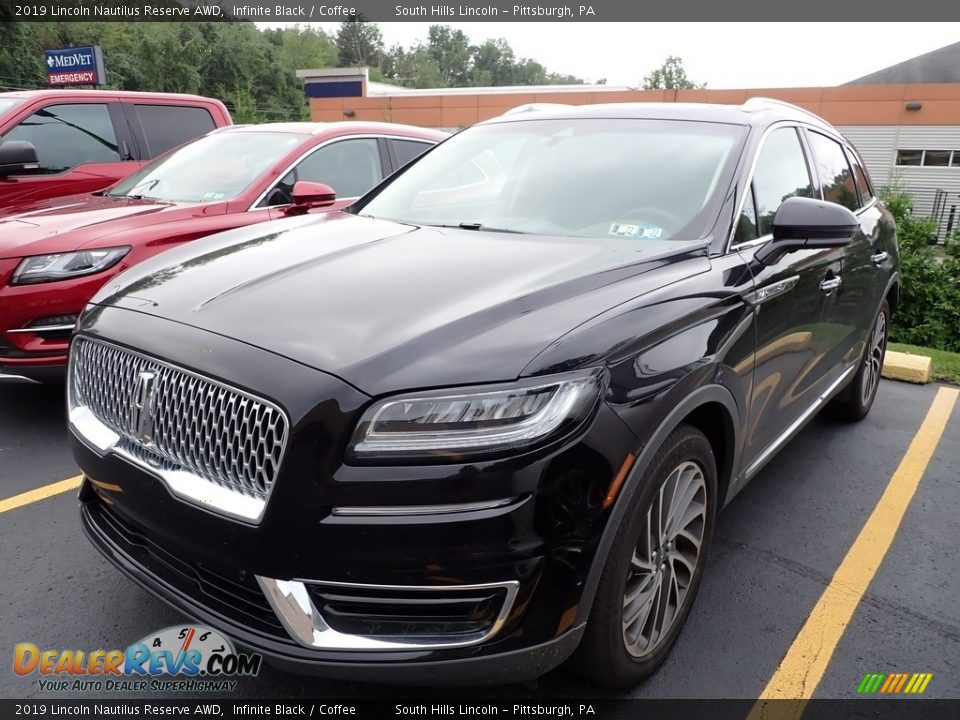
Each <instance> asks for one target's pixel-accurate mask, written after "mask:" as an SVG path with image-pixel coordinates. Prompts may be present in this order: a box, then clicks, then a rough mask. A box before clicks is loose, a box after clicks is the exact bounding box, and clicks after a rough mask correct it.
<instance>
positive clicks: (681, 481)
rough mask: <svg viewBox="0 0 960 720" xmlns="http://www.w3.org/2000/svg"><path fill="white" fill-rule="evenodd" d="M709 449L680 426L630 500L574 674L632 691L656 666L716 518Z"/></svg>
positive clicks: (699, 570) (674, 632) (687, 599)
mask: <svg viewBox="0 0 960 720" xmlns="http://www.w3.org/2000/svg"><path fill="white" fill-rule="evenodd" d="M716 497H717V470H716V461H715V459H714V455H713V449H712V448H711V446H710V442H709V441H708V440H707V438H706V437H704V435H703V433H701V432H700V431H699V430H697V429H696V428H694V427H692V426H690V425H686V424H683V425H680V426H679V427H678V428H677V429H676V430H674V431H673V432H672V433H671V434H670V436H669V437H668V438H667V439H666V440H665V441H664V443H663V445H662V446H661V447H660V449H659V450H658V451H657V454H656V456H655V457H654V459H653V461H652V462H651V463H650V465H649V467H648V468H647V470H646V471H645V472H644V474H643V477H642V479H641V482H640V485H639V487H638V489H637V491H636V494H635V495H634V497H633V498H631V500H630V504H629V505H628V506H627V510H626V513H625V515H624V517H623V520H622V521H621V525H620V528H619V529H618V531H617V534H616V537H615V538H614V541H613V544H612V546H611V548H610V553H609V555H608V556H607V561H606V565H605V566H604V569H603V573H602V575H601V577H600V584H599V586H598V588H597V596H596V598H595V600H594V604H593V608H592V610H591V613H590V618H589V620H588V622H587V628H586V631H585V632H584V637H583V640H582V642H581V644H580V647H579V649H578V650H577V655H576V656H575V657H574V659H573V667H574V670H576V671H577V672H579V673H580V674H581V675H584V676H586V677H587V678H588V679H589V680H591V681H593V682H595V683H597V684H599V685H604V686H606V687H611V688H617V689H623V688H629V687H633V686H634V685H636V684H637V683H639V682H640V681H641V680H643V679H644V678H646V677H647V676H648V675H650V674H651V673H653V671H654V670H656V669H657V667H658V666H659V665H660V664H661V663H663V661H664V660H665V659H666V657H667V654H668V653H669V652H670V648H671V647H672V646H673V644H674V642H676V639H677V637H678V635H679V634H680V629H681V627H682V626H683V623H684V621H685V620H686V618H687V614H688V613H689V612H690V607H691V605H692V604H693V599H694V597H695V596H696V594H697V589H698V587H699V585H700V578H701V577H702V575H703V566H704V557H705V555H706V552H707V548H708V547H709V545H710V538H711V535H712V533H713V521H714V515H715V513H716Z"/></svg>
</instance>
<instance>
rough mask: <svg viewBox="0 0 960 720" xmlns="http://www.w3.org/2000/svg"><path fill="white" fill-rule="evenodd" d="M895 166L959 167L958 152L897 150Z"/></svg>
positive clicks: (959, 158)
mask: <svg viewBox="0 0 960 720" xmlns="http://www.w3.org/2000/svg"><path fill="white" fill-rule="evenodd" d="M897 165H923V166H924V167H947V166H953V167H960V150H952V151H951V150H897Z"/></svg>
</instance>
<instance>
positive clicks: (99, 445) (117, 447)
mask: <svg viewBox="0 0 960 720" xmlns="http://www.w3.org/2000/svg"><path fill="white" fill-rule="evenodd" d="M78 340H83V341H84V342H89V343H97V344H99V345H103V346H106V347H108V348H114V349H116V350H120V351H121V352H125V353H129V354H130V355H134V356H136V357H139V358H141V359H142V360H146V361H147V362H151V363H155V364H158V365H162V366H165V367H168V368H170V369H171V370H174V371H176V372H179V373H183V374H184V375H188V376H190V377H193V378H196V379H197V380H199V381H201V382H203V383H206V384H209V385H213V386H216V387H219V388H221V389H222V390H225V391H227V392H230V393H234V394H236V395H241V396H244V397H247V398H249V399H250V400H253V401H255V402H258V403H261V404H263V405H264V406H266V407H270V408H272V409H273V410H275V411H276V412H277V413H279V414H280V416H281V417H282V418H283V420H284V422H285V423H286V427H287V431H286V432H285V433H284V437H283V442H282V443H281V444H280V454H279V457H280V463H281V464H282V463H283V458H284V457H285V456H286V452H287V444H288V442H289V439H290V434H291V433H292V430H293V426H292V424H291V423H290V416H289V415H288V414H287V412H286V410H284V409H283V408H282V407H281V406H280V405H279V404H277V403H275V402H272V401H270V400H267V399H265V398H263V397H260V396H258V395H254V394H253V393H250V392H247V391H246V390H242V389H240V388H237V387H233V386H231V385H228V384H226V383H223V382H220V381H219V380H216V379H214V378H211V377H208V376H206V375H201V374H199V373H196V372H194V371H192V370H188V369H186V368H184V367H181V366H180V365H177V364H175V363H172V362H170V361H169V360H161V359H160V358H157V357H154V356H152V355H147V354H146V353H142V352H138V351H136V350H132V349H130V348H127V347H124V346H122V345H117V344H115V343H111V342H106V341H104V340H100V339H98V338H92V337H89V336H87V335H78V336H76V337H75V338H74V340H73V342H71V350H72V349H73V344H74V343H76V342H77V341H78ZM73 362H74V354H73V352H71V353H70V360H69V364H68V370H67V388H66V389H67V408H68V413H67V425H68V427H69V429H70V432H71V433H72V434H73V435H75V436H76V437H77V439H79V440H80V441H81V442H83V444H84V445H86V446H87V447H88V448H90V449H91V450H93V451H94V452H96V453H97V454H98V455H100V456H101V457H105V456H107V455H110V454H113V455H116V456H117V457H120V458H123V459H124V460H126V461H127V462H129V463H131V464H132V465H135V466H136V467H138V468H140V469H141V470H144V471H146V472H148V473H150V474H151V475H153V476H155V477H157V478H159V479H160V480H161V481H162V482H163V483H164V485H166V487H167V488H168V489H169V490H170V492H171V493H172V494H173V495H174V496H176V497H178V498H180V499H183V500H186V501H188V502H190V503H191V504H194V505H197V506H199V507H202V508H204V509H207V510H210V511H211V512H216V513H219V514H221V515H226V516H228V517H232V518H234V519H238V520H242V521H244V522H248V523H253V524H259V522H260V521H261V520H262V519H263V513H264V511H265V510H266V506H267V503H268V502H269V500H270V496H271V495H272V494H273V489H274V487H276V478H275V479H274V482H273V483H272V484H271V485H270V487H269V488H268V490H267V492H266V494H265V496H264V497H263V498H256V497H251V496H249V495H244V494H242V493H240V492H236V491H233V490H230V489H229V488H226V487H224V486H223V485H219V484H217V483H214V482H212V481H210V480H208V479H207V478H205V477H202V476H200V475H197V474H195V473H192V472H188V471H186V470H170V469H164V468H159V467H155V466H154V465H151V464H150V463H148V462H147V461H146V460H144V459H143V458H141V457H138V456H137V455H136V454H135V453H134V452H131V451H130V449H128V448H127V447H124V445H125V444H128V443H129V441H128V440H127V439H126V438H124V437H122V436H121V435H120V434H119V433H117V432H116V431H115V430H113V429H112V428H111V427H109V426H108V425H107V424H106V423H104V422H103V421H102V420H101V419H100V418H98V417H97V416H96V415H95V414H94V412H93V411H92V410H91V409H90V408H89V407H88V406H86V405H81V404H79V403H78V402H77V397H76V394H75V392H74V388H73Z"/></svg>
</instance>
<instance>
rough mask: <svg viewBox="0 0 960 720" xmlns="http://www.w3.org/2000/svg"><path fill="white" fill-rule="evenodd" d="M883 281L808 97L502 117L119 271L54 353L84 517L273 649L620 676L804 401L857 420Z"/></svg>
mask: <svg viewBox="0 0 960 720" xmlns="http://www.w3.org/2000/svg"><path fill="white" fill-rule="evenodd" d="M898 267H899V258H898V252H897V243H896V232H895V228H894V225H893V223H892V221H891V218H890V215H889V214H888V213H887V211H886V210H885V209H884V208H883V206H882V205H881V204H880V203H879V202H878V200H877V199H876V197H875V196H874V192H873V189H872V188H871V185H870V181H869V179H868V177H867V175H866V173H865V172H864V169H863V163H862V161H861V159H860V158H859V156H858V155H857V153H856V152H855V151H854V150H853V148H851V146H850V145H849V144H848V143H847V142H845V140H844V139H843V137H841V136H840V135H839V134H838V133H837V132H836V131H834V130H833V129H832V128H831V127H830V126H829V125H827V124H826V123H825V122H823V121H822V120H820V119H819V118H817V117H815V116H813V115H810V114H808V113H806V112H804V111H802V110H800V109H798V108H795V107H792V106H789V105H784V104H782V103H777V102H773V101H766V100H753V101H750V102H748V103H746V104H745V105H743V106H740V107H721V106H703V105H683V104H669V105H657V104H643V105H595V106H590V107H580V108H567V109H565V108H562V107H553V108H549V109H542V108H541V109H539V110H531V111H529V112H518V113H509V114H507V115H506V116H503V117H501V118H498V119H495V120H492V121H489V122H485V123H482V124H479V125H477V126H474V127H472V128H469V129H467V130H464V131H463V132H461V133H458V134H457V135H455V136H453V137H452V138H450V139H449V140H447V141H445V142H443V143H442V144H440V145H438V146H437V147H436V148H434V149H432V150H430V151H428V152H427V153H426V154H424V155H423V156H422V157H421V158H420V159H419V160H417V161H416V162H414V163H412V164H411V165H409V166H408V167H407V168H406V169H404V170H402V171H401V172H399V173H398V174H396V175H395V176H393V177H392V178H390V179H388V180H386V181H384V182H383V183H381V184H380V185H379V186H377V187H376V188H375V189H374V190H372V191H371V192H370V193H368V194H367V195H366V196H364V197H363V198H361V199H360V200H358V201H357V202H356V203H355V204H354V205H353V206H351V207H350V208H349V209H348V210H347V211H345V212H336V213H331V214H329V215H326V216H321V217H301V218H296V219H291V220H280V221H276V222H271V223H267V224H264V225H258V226H255V227H251V228H247V229H241V230H234V231H230V232H227V233H222V234H219V235H215V236H212V237H210V238H207V239H204V240H199V241H197V242H194V243H191V244H190V245H189V246H185V247H183V248H179V249H175V250H172V251H170V252H169V253H165V254H163V255H161V256H158V257H156V258H154V259H151V260H149V261H146V262H144V263H141V264H139V265H137V266H136V267H134V268H132V269H131V270H129V271H127V272H125V273H124V274H122V275H120V276H118V277H117V278H116V279H115V280H113V281H111V282H110V283H109V284H108V285H107V286H105V287H104V288H103V290H102V291H101V292H100V293H99V294H98V295H97V296H96V297H95V298H94V300H93V301H92V303H91V304H90V305H89V306H88V307H87V309H86V311H85V313H84V314H83V316H82V319H81V321H80V323H79V326H78V329H77V331H76V334H75V336H74V338H73V343H72V349H71V359H70V364H71V367H70V373H69V412H70V427H71V430H72V436H73V448H74V452H75V454H76V457H77V460H78V461H79V463H80V466H81V467H82V469H83V472H84V474H85V476H86V481H85V482H84V484H83V487H82V490H81V494H80V499H81V506H82V519H83V525H84V528H85V530H86V532H87V534H88V536H89V538H90V539H91V540H92V541H93V543H94V544H95V545H96V547H97V548H99V549H100V551H101V552H102V553H103V554H104V555H105V556H106V557H107V558H109V559H110V560H112V561H113V562H114V563H115V564H116V565H117V566H118V567H119V568H120V569H121V570H123V571H124V572H125V573H127V574H128V575H129V576H130V577H132V578H133V579H134V580H136V581H137V582H138V583H140V584H141V585H142V586H144V587H146V588H147V589H149V590H150V591H152V592H153V593H155V594H156V595H158V596H160V597H161V598H163V599H165V600H167V601H168V602H170V603H172V604H173V605H175V606H176V607H178V608H180V609H182V610H183V611H184V612H186V613H187V614H189V615H191V616H193V617H195V618H197V619H199V620H201V621H202V622H204V623H206V624H209V625H211V626H213V627H215V628H217V629H219V630H221V631H223V632H225V633H227V634H229V635H231V636H233V637H234V638H235V639H236V640H237V641H239V642H240V643H241V644H243V645H245V646H247V647H250V648H253V649H254V650H256V651H258V652H260V653H262V654H263V655H264V656H266V658H267V659H268V660H269V661H271V662H272V663H274V664H276V665H279V666H282V667H287V668H289V669H293V670H297V671H303V672H312V673H315V674H319V675H326V676H331V677H343V678H362V679H368V680H379V681H385V682H386V681H389V682H398V681H401V682H412V683H434V682H441V681H444V682H448V683H476V682H491V683H495V682H516V681H518V680H520V679H523V678H530V677H533V676H537V675H540V674H543V673H545V672H547V671H548V670H550V669H551V668H553V667H555V666H556V665H558V664H560V663H561V662H563V661H564V660H566V659H568V658H569V659H571V660H572V664H573V665H574V667H576V668H578V669H579V670H580V671H581V672H582V673H584V674H586V675H587V676H588V677H589V678H591V679H592V680H594V681H595V682H598V683H601V684H605V685H609V686H615V687H626V686H630V685H632V684H635V683H636V682H638V681H639V680H641V679H642V678H643V677H645V676H646V675H648V674H649V673H651V672H652V671H653V670H654V669H655V668H656V667H657V666H658V664H660V663H661V662H662V661H663V660H664V658H665V656H666V655H667V653H668V652H669V651H670V648H671V646H672V644H673V643H674V641H675V640H676V639H677V636H678V634H679V632H680V629H681V626H682V625H683V623H684V620H685V618H686V617H687V615H688V613H689V611H690V607H691V605H692V603H693V601H694V597H695V595H696V593H697V588H698V586H699V584H700V580H701V577H702V574H703V570H704V558H705V556H706V554H707V553H708V551H709V548H710V539H711V533H712V531H713V527H714V522H715V519H716V515H717V512H718V510H720V508H721V507H722V506H723V505H724V504H725V503H726V502H728V501H729V500H730V499H731V498H732V497H733V496H734V495H736V493H737V492H738V491H739V490H740V489H741V488H742V487H743V486H744V484H745V483H747V482H748V481H749V480H750V479H751V478H752V477H753V476H754V475H756V473H757V472H758V470H760V468H761V467H763V466H764V465H765V464H766V463H768V462H769V461H771V459H772V458H774V456H775V453H776V452H777V450H779V449H780V448H781V447H782V446H783V444H784V443H785V442H787V441H788V440H789V439H790V438H791V437H792V436H793V435H794V434H796V432H797V431H798V430H799V429H800V428H801V427H802V426H803V425H804V423H805V422H806V421H807V420H809V419H810V418H811V417H812V416H813V415H814V414H815V413H817V411H819V410H820V409H821V408H824V407H825V406H827V405H829V406H830V409H831V410H832V411H833V412H835V413H836V414H838V415H839V416H842V417H844V418H847V419H850V420H856V419H859V418H862V417H863V416H864V415H866V413H867V412H868V411H869V410H870V407H871V404H872V403H873V400H874V395H875V394H876V392H877V387H878V385H879V374H880V367H881V365H882V362H883V356H884V351H885V348H886V337H887V328H888V327H889V324H890V316H891V313H892V312H893V311H894V310H895V309H896V304H897V296H898V283H899V275H898Z"/></svg>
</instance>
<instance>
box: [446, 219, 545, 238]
mask: <svg viewBox="0 0 960 720" xmlns="http://www.w3.org/2000/svg"><path fill="white" fill-rule="evenodd" d="M439 227H453V226H452V225H440V226H439ZM456 227H458V228H460V229H461V230H476V231H477V232H480V231H481V230H482V231H484V232H501V233H510V234H512V235H526V233H525V232H523V230H511V229H510V228H498V227H491V226H489V225H484V224H483V223H478V222H462V223H460V224H459V225H457V226H456Z"/></svg>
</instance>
